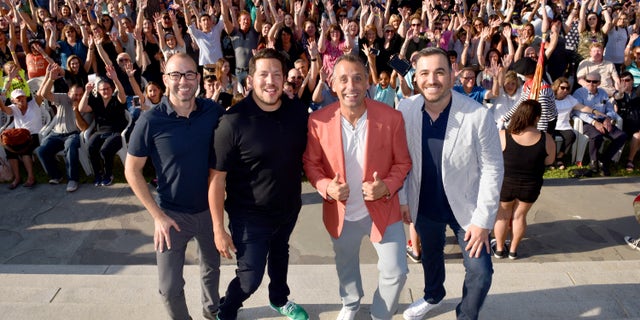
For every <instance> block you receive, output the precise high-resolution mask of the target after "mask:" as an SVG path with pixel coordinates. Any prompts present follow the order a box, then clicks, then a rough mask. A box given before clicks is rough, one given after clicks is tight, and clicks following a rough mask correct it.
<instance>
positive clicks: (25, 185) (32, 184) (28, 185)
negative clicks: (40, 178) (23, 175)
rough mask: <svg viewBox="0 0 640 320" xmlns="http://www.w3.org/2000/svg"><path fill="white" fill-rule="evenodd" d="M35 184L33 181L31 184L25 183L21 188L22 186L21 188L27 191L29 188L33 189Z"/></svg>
mask: <svg viewBox="0 0 640 320" xmlns="http://www.w3.org/2000/svg"><path fill="white" fill-rule="evenodd" d="M35 184H36V182H35V181H33V182H25V183H24V184H23V185H22V186H23V187H25V188H27V189H31V188H33V186H34V185H35Z"/></svg>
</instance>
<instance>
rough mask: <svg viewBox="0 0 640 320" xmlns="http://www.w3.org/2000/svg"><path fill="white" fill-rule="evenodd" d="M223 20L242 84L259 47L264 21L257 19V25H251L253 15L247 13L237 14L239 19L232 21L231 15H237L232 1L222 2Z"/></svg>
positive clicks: (237, 73)
mask: <svg viewBox="0 0 640 320" xmlns="http://www.w3.org/2000/svg"><path fill="white" fill-rule="evenodd" d="M220 11H221V14H220V16H221V18H222V21H223V23H224V30H225V31H226V32H227V34H228V35H229V37H230V38H231V43H232V44H233V50H234V51H235V54H236V77H238V82H239V83H242V82H243V81H244V79H245V78H246V77H247V71H249V59H251V56H252V55H253V51H254V50H255V49H256V47H258V38H259V36H260V33H259V30H262V19H260V18H258V19H256V22H255V25H254V26H252V25H251V14H250V13H249V12H247V11H242V12H240V13H237V17H238V18H237V19H231V16H230V15H229V14H233V15H236V12H234V11H233V10H232V9H231V1H230V0H221V1H220Z"/></svg>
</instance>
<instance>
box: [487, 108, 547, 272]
mask: <svg viewBox="0 0 640 320" xmlns="http://www.w3.org/2000/svg"><path fill="white" fill-rule="evenodd" d="M541 112H542V108H541V106H540V103H539V102H538V101H535V100H526V101H524V102H523V103H522V104H521V105H520V107H519V108H518V110H517V111H516V113H515V114H514V115H513V117H512V118H511V122H510V123H509V129H508V130H506V131H505V130H501V131H500V142H501V144H502V155H503V157H504V181H503V183H502V190H501V192H500V208H499V209H498V216H497V218H496V223H495V226H494V229H493V230H494V231H493V232H494V235H495V240H494V241H492V246H491V247H492V249H493V255H494V257H496V258H498V259H501V258H504V257H505V256H506V255H507V250H508V252H509V254H508V255H509V259H516V258H517V256H518V254H517V248H518V245H519V244H520V241H521V240H522V238H523V237H524V233H525V230H526V228H527V213H528V212H529V209H531V206H532V205H533V203H534V202H535V201H536V200H537V199H538V195H539V194H540V189H541V188H542V175H543V174H544V170H545V166H547V165H550V164H552V163H553V161H554V160H555V151H556V150H555V149H556V146H555V141H554V140H553V138H552V137H551V136H550V135H549V134H548V133H544V132H541V131H538V129H537V123H538V120H539V119H540V115H541ZM510 222H512V223H511V226H512V227H511V228H512V230H511V233H512V236H511V240H510V241H508V240H507V236H508V234H509V225H510Z"/></svg>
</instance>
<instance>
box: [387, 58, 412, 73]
mask: <svg viewBox="0 0 640 320" xmlns="http://www.w3.org/2000/svg"><path fill="white" fill-rule="evenodd" d="M387 64H389V66H390V67H391V68H393V70H395V71H396V72H398V74H399V75H401V76H403V77H404V76H405V75H406V74H407V73H408V72H409V70H411V62H409V61H408V60H406V59H400V58H399V57H398V55H394V56H392V57H391V59H390V60H389V62H387Z"/></svg>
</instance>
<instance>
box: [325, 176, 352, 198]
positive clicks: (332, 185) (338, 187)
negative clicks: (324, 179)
mask: <svg viewBox="0 0 640 320" xmlns="http://www.w3.org/2000/svg"><path fill="white" fill-rule="evenodd" d="M327 194H328V195H329V196H330V197H331V198H333V199H334V200H338V201H346V200H347V198H349V185H348V184H346V183H340V174H339V173H337V172H336V176H335V178H333V180H331V182H329V185H328V186H327Z"/></svg>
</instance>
